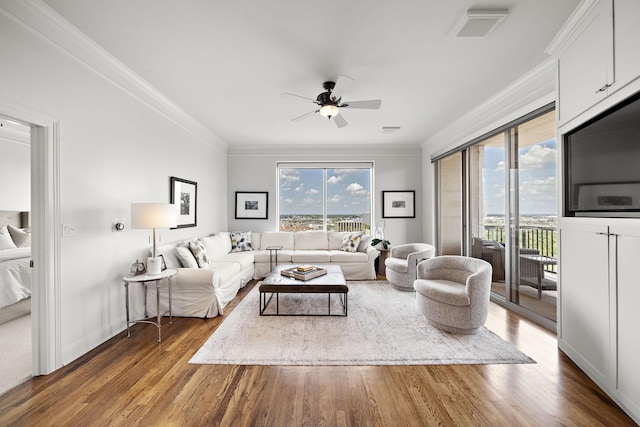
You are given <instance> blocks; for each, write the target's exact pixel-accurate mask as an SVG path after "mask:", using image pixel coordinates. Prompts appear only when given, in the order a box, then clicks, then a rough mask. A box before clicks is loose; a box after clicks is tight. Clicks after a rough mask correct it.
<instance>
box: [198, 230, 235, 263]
mask: <svg viewBox="0 0 640 427" xmlns="http://www.w3.org/2000/svg"><path fill="white" fill-rule="evenodd" d="M198 240H199V241H200V242H202V245H203V246H204V248H205V249H206V251H207V255H209V260H210V261H211V260H214V259H216V258H220V257H221V256H224V255H226V254H228V253H229V252H230V251H231V240H230V238H229V236H228V235H227V236H221V235H215V236H207V237H202V238H201V239H198ZM227 248H228V249H229V250H227Z"/></svg>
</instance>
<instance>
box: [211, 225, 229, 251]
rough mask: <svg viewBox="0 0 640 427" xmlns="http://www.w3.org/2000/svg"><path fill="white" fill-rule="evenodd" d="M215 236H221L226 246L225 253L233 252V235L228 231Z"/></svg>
mask: <svg viewBox="0 0 640 427" xmlns="http://www.w3.org/2000/svg"><path fill="white" fill-rule="evenodd" d="M215 236H220V238H221V239H222V243H223V244H224V253H226V254H228V253H229V252H231V234H230V233H229V232H228V231H221V232H219V233H216V234H215Z"/></svg>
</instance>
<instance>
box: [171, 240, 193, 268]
mask: <svg viewBox="0 0 640 427" xmlns="http://www.w3.org/2000/svg"><path fill="white" fill-rule="evenodd" d="M176 255H178V259H179V260H180V264H182V266H183V267H185V268H198V261H196V258H195V257H194V256H193V253H191V249H189V246H188V245H186V244H182V245H179V246H177V247H176Z"/></svg>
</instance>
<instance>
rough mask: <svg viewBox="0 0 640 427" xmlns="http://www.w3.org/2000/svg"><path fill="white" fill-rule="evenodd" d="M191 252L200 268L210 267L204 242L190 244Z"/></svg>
mask: <svg viewBox="0 0 640 427" xmlns="http://www.w3.org/2000/svg"><path fill="white" fill-rule="evenodd" d="M189 250H190V251H191V253H192V254H193V257H194V258H195V259H196V262H197V263H198V267H200V268H207V267H209V256H208V255H207V250H206V249H205V248H204V245H203V244H202V242H199V241H195V242H189Z"/></svg>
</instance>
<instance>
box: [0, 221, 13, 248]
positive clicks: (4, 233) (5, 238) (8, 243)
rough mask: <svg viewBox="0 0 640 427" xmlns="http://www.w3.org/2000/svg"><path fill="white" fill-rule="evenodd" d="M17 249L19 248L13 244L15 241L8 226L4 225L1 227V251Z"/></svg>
mask: <svg viewBox="0 0 640 427" xmlns="http://www.w3.org/2000/svg"><path fill="white" fill-rule="evenodd" d="M15 248H17V246H16V244H15V243H13V239H12V238H11V234H9V230H8V229H7V226H6V225H3V226H2V227H0V250H3V249H15Z"/></svg>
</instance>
